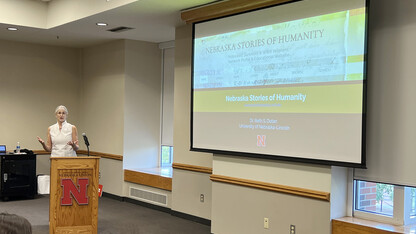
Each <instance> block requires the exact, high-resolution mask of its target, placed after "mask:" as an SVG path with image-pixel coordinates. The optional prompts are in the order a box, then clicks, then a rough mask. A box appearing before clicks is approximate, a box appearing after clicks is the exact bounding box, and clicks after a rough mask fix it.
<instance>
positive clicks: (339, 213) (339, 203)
mask: <svg viewBox="0 0 416 234" xmlns="http://www.w3.org/2000/svg"><path fill="white" fill-rule="evenodd" d="M348 170H352V169H348V168H345V167H336V166H333V167H331V219H336V218H341V217H344V216H347V215H350V216H351V215H352V214H351V212H352V211H351V209H352V207H351V205H352V204H348V202H349V201H348V199H349V197H348V195H349V194H348V193H349V192H351V194H350V196H351V195H352V191H349V190H348V186H349V185H348V181H349V180H348V175H349V174H348ZM349 205H350V207H348V206H349Z"/></svg>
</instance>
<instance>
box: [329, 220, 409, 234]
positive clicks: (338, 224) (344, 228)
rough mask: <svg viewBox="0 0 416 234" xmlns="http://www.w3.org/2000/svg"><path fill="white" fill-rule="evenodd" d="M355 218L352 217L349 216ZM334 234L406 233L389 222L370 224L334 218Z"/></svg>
mask: <svg viewBox="0 0 416 234" xmlns="http://www.w3.org/2000/svg"><path fill="white" fill-rule="evenodd" d="M349 218H351V219H354V218H352V217H349ZM331 222H332V234H344V233H361V234H393V233H394V234H399V233H404V232H402V231H395V230H394V229H396V228H395V227H394V226H393V225H387V224H380V223H378V224H369V223H370V222H368V221H365V224H364V222H362V223H361V222H360V221H358V222H355V221H346V220H341V219H333V220H332V221H331Z"/></svg>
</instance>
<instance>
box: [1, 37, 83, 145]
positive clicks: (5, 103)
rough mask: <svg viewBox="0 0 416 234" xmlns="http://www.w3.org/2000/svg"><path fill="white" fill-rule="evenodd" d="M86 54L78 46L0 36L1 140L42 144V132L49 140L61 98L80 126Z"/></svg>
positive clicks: (72, 117)
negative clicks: (14, 40) (40, 141)
mask: <svg viewBox="0 0 416 234" xmlns="http://www.w3.org/2000/svg"><path fill="white" fill-rule="evenodd" d="M80 55H81V54H80V51H79V50H78V49H71V48H64V47H54V46H43V45H36V44H28V43H20V42H9V41H0V84H1V85H0V107H1V112H2V115H0V123H1V124H0V144H6V145H7V148H8V149H10V150H12V149H14V148H15V147H16V143H17V142H18V141H19V142H20V146H21V148H28V149H42V146H41V145H40V144H39V142H38V141H37V139H36V136H40V137H42V138H43V139H44V140H46V134H47V128H48V127H49V126H50V125H52V124H54V123H56V118H55V113H54V112H55V108H56V107H57V106H58V105H61V104H62V105H65V106H66V107H67V108H68V110H69V115H68V122H70V123H72V124H75V125H77V126H78V124H79V108H78V104H79V89H80V81H81V72H80V67H79V64H80V60H81V57H80Z"/></svg>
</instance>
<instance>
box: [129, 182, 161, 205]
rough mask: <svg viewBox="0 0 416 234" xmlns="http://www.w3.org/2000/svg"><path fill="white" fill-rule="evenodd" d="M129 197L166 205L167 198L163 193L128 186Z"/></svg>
mask: <svg viewBox="0 0 416 234" xmlns="http://www.w3.org/2000/svg"><path fill="white" fill-rule="evenodd" d="M130 197H132V198H135V199H137V200H141V201H145V202H148V203H152V204H156V205H161V206H167V205H168V199H167V196H166V195H165V194H160V193H155V192H151V191H147V190H143V189H138V188H133V187H130Z"/></svg>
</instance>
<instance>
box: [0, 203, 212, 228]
mask: <svg viewBox="0 0 416 234" xmlns="http://www.w3.org/2000/svg"><path fill="white" fill-rule="evenodd" d="M0 212H7V213H10V214H17V215H20V216H23V217H25V218H26V219H28V220H29V222H30V223H31V224H32V230H33V234H47V233H49V196H44V195H38V196H36V198H35V199H21V200H18V199H14V200H10V201H1V200H0ZM210 229H211V228H210V226H207V225H204V224H200V223H197V222H193V221H190V220H186V219H182V218H179V217H176V216H172V215H171V214H168V213H166V212H162V211H158V210H154V209H151V208H147V207H143V206H140V205H136V204H132V203H129V202H121V201H117V200H114V199H111V198H108V197H101V198H100V200H99V208H98V233H100V234H101V233H102V234H110V233H111V234H208V233H211V232H210Z"/></svg>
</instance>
